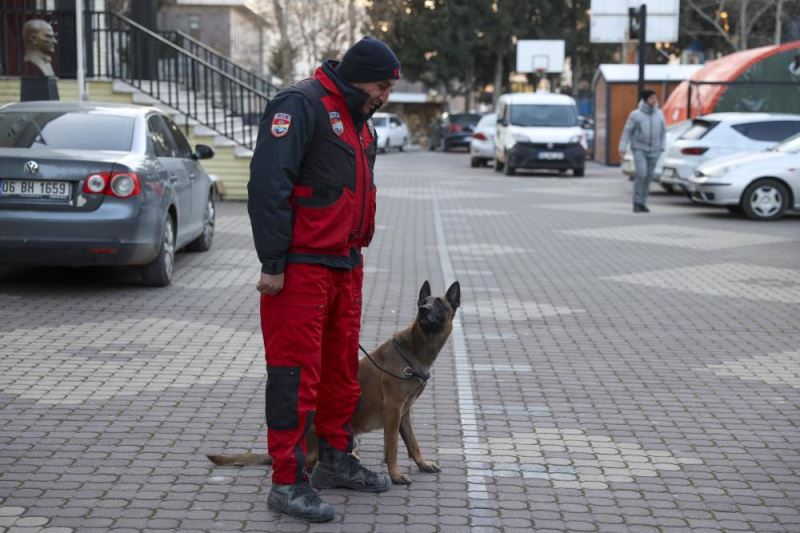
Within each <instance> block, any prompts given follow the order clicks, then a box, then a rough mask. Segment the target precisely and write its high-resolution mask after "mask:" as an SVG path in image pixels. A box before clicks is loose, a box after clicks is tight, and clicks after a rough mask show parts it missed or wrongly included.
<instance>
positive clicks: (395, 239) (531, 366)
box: [0, 153, 800, 533]
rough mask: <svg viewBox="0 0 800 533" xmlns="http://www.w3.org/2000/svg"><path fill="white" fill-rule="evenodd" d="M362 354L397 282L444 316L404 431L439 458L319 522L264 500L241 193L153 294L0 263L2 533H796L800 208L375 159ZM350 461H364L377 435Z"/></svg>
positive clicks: (402, 305) (125, 281) (409, 466)
mask: <svg viewBox="0 0 800 533" xmlns="http://www.w3.org/2000/svg"><path fill="white" fill-rule="evenodd" d="M378 174H379V176H378V186H379V199H378V202H379V207H378V211H379V212H378V228H377V232H376V236H375V239H374V242H373V245H372V246H371V247H370V248H369V249H368V251H367V253H366V268H365V286H364V300H365V308H364V320H363V322H364V325H363V333H362V343H363V344H364V345H365V346H366V347H370V348H371V347H374V346H376V345H377V344H379V343H380V342H382V341H383V340H384V339H386V338H387V337H388V336H390V335H391V334H392V333H393V332H394V331H396V330H398V329H401V328H403V327H405V326H406V325H407V324H408V323H409V322H410V321H411V320H412V318H413V314H414V312H415V305H414V304H415V299H416V295H417V292H418V290H419V287H420V285H421V284H422V282H423V281H424V280H426V279H428V280H430V282H431V285H432V287H433V290H434V292H439V293H443V292H444V290H445V289H446V287H447V286H448V285H449V283H451V282H452V281H453V280H454V279H458V280H459V281H460V283H461V288H462V301H463V307H462V309H461V310H460V311H459V315H458V318H457V321H456V324H455V328H454V332H453V336H452V338H451V340H450V341H449V343H448V345H447V346H446V348H445V350H444V351H443V352H442V354H441V355H440V357H439V360H438V361H437V363H436V365H435V367H434V369H433V378H432V380H431V383H430V385H429V387H428V389H427V390H426V391H425V393H424V394H423V396H422V397H421V398H420V400H419V401H418V402H417V404H416V405H415V408H414V419H415V427H416V432H417V436H418V437H419V440H420V443H421V446H422V449H423V452H424V453H425V454H426V456H427V458H428V459H432V460H436V461H438V462H439V464H440V466H441V467H442V472H441V473H439V474H424V473H420V472H418V471H417V470H416V468H415V466H414V465H413V462H411V461H410V460H408V459H406V458H405V457H404V454H403V453H401V465H402V467H403V468H404V469H405V471H406V472H408V473H409V475H410V476H411V478H412V480H413V484H412V485H411V486H409V487H393V488H392V489H391V490H390V491H389V492H387V493H385V494H379V495H374V494H370V495H364V494H353V493H350V492H347V491H344V490H333V491H324V492H323V496H324V498H325V499H326V500H327V501H329V502H330V503H332V504H334V505H335V506H336V508H337V510H338V514H337V518H336V520H335V521H334V522H332V523H329V524H323V525H308V524H305V523H301V522H297V521H295V520H292V519H289V518H285V517H278V516H275V515H273V514H272V513H270V512H269V511H268V510H267V509H266V498H267V493H268V492H269V488H270V485H269V468H268V467H247V468H241V469H236V468H221V467H214V466H213V465H211V464H210V463H209V462H208V461H207V460H206V459H205V454H207V453H218V452H226V453H231V452H240V451H244V450H251V449H252V450H258V451H263V449H264V448H265V438H264V433H265V427H264V420H263V418H264V397H263V394H264V385H265V370H264V363H263V348H262V345H261V335H260V331H259V326H258V315H257V312H258V308H257V302H258V300H257V297H256V293H255V291H254V284H255V279H256V275H257V272H258V263H257V260H256V256H255V253H254V251H253V249H252V241H251V237H250V228H249V220H248V217H247V212H246V209H245V205H244V204H242V203H223V204H221V205H220V206H219V221H218V227H217V235H216V242H215V245H214V247H213V249H212V251H211V252H209V253H205V254H192V253H181V254H179V256H178V259H177V271H176V278H175V281H174V283H173V285H172V286H171V287H169V288H165V289H147V288H142V287H140V286H138V284H137V279H136V276H135V273H133V272H131V271H129V270H125V269H121V270H108V269H82V270H71V269H57V268H55V269H46V268H37V269H24V270H20V269H5V270H2V271H0V302H1V303H2V305H0V414H1V415H2V416H0V446H1V447H2V448H1V449H2V454H0V532H12V531H13V532H34V531H37V532H38V531H41V532H48V533H67V532H101V531H103V532H105V531H118V532H145V531H185V532H190V531H191V532H198V531H208V532H211V531H214V532H217V531H219V532H226V531H270V532H292V531H326V532H327V531H341V532H347V533H351V532H353V533H357V532H380V533H383V532H415V533H424V532H464V531H477V532H484V531H485V532H489V531H507V532H522V531H532V530H535V531H542V532H544V531H609V532H619V531H634V532H647V531H698V532H699V531H756V532H771V531H776V532H777V531H784V532H798V531H800V477H798V474H800V472H799V471H800V445H798V443H800V430H798V420H800V390H799V389H800V352H799V351H798V346H800V319H798V317H799V316H800V216H798V215H796V214H795V215H792V216H789V217H787V218H786V219H785V220H783V221H781V222H778V223H756V222H751V221H748V220H746V219H744V218H741V217H732V216H730V215H728V213H727V211H724V210H716V209H709V208H704V207H698V206H693V205H690V204H688V201H687V200H685V199H684V198H681V197H678V196H667V195H664V194H657V193H656V194H654V196H653V197H652V201H651V209H652V213H650V214H636V215H634V214H633V213H632V212H631V205H630V188H631V187H630V183H629V182H628V181H627V180H626V179H624V178H622V177H621V176H620V174H619V171H618V169H609V168H604V167H600V166H597V165H590V166H589V167H588V171H587V177H585V178H572V177H566V176H565V177H560V176H557V175H555V176H554V175H544V174H533V173H529V174H521V175H519V176H516V177H507V176H503V175H500V174H497V173H495V172H493V171H492V169H486V168H484V169H472V168H469V166H468V158H467V157H466V156H465V154H463V153H461V154H455V153H453V154H441V153H399V154H394V153H393V154H386V155H382V156H381V157H380V158H379V161H378ZM361 446H362V447H361V457H362V460H363V461H364V462H365V463H366V464H367V465H368V466H370V467H375V468H383V467H382V466H381V456H382V437H381V435H380V434H379V433H375V434H368V435H365V436H364V437H363V440H362V444H361Z"/></svg>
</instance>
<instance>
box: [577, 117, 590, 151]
mask: <svg viewBox="0 0 800 533" xmlns="http://www.w3.org/2000/svg"><path fill="white" fill-rule="evenodd" d="M578 123H579V124H580V125H581V128H583V131H584V132H586V151H587V152H589V153H594V119H593V118H592V117H587V116H585V115H578Z"/></svg>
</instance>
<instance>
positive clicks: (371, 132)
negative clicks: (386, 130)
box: [367, 119, 378, 139]
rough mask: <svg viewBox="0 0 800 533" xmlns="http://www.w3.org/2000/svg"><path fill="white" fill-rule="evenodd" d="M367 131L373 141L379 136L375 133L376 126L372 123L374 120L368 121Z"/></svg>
mask: <svg viewBox="0 0 800 533" xmlns="http://www.w3.org/2000/svg"><path fill="white" fill-rule="evenodd" d="M367 129H368V130H369V135H370V137H372V138H373V139H374V138H376V137H377V136H378V134H377V133H375V124H373V123H372V119H369V120H367Z"/></svg>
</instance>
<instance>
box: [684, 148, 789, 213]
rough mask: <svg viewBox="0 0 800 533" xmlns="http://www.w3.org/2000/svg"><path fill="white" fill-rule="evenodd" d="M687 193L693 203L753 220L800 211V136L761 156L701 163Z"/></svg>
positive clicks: (758, 153)
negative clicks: (722, 207) (722, 209)
mask: <svg viewBox="0 0 800 533" xmlns="http://www.w3.org/2000/svg"><path fill="white" fill-rule="evenodd" d="M688 189H689V195H690V198H691V199H692V200H693V201H695V202H698V203H703V204H709V205H720V206H726V207H727V208H728V209H729V210H730V211H733V212H739V211H744V213H745V214H746V215H747V216H748V217H749V218H752V219H754V220H778V219H780V218H782V217H783V216H784V214H785V213H786V211H787V210H789V209H800V134H798V135H795V136H794V137H791V138H789V139H787V140H785V141H783V142H782V143H780V144H778V145H777V146H775V147H774V148H770V149H769V150H767V151H764V152H756V153H749V154H738V155H732V156H728V157H720V158H717V159H714V160H713V161H709V162H708V163H704V164H702V165H700V166H699V167H698V168H697V171H696V172H695V175H694V176H692V177H690V178H689V184H688Z"/></svg>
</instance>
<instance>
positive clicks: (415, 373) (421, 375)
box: [392, 337, 431, 383]
mask: <svg viewBox="0 0 800 533" xmlns="http://www.w3.org/2000/svg"><path fill="white" fill-rule="evenodd" d="M392 346H394V349H395V350H397V353H398V354H400V357H401V358H402V359H403V361H405V363H406V364H407V365H408V366H407V367H405V368H404V369H403V374H404V375H406V376H408V377H409V378H411V377H414V378H417V379H420V380H422V382H423V383H426V382H427V381H428V380H429V379H430V378H431V375H430V373H428V372H422V371H421V370H417V369H416V368H414V363H412V362H411V359H409V357H408V356H407V355H406V354H405V352H404V351H403V348H401V347H400V343H399V342H397V338H396V337H392Z"/></svg>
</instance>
